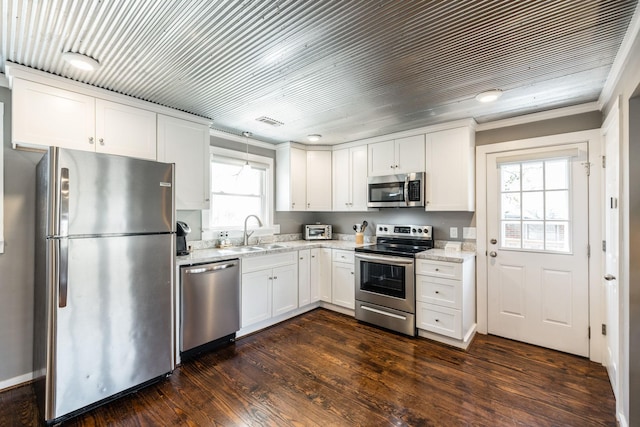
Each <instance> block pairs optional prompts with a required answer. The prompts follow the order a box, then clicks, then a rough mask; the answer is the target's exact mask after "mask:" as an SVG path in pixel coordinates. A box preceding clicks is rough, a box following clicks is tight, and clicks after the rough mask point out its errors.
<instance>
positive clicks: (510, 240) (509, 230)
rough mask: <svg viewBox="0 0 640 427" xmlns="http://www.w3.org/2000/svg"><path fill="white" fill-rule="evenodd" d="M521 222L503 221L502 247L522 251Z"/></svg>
mask: <svg viewBox="0 0 640 427" xmlns="http://www.w3.org/2000/svg"><path fill="white" fill-rule="evenodd" d="M520 230H521V224H520V221H502V239H501V242H502V247H503V248H512V249H520V248H521V247H522V238H521V237H522V236H521V231H520Z"/></svg>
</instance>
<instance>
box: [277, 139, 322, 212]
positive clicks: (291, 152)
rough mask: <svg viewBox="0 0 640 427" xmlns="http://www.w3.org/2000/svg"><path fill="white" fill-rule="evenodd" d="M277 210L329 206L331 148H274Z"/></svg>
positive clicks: (298, 209)
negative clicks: (308, 149) (322, 149)
mask: <svg viewBox="0 0 640 427" xmlns="http://www.w3.org/2000/svg"><path fill="white" fill-rule="evenodd" d="M276 210H277V211H330V210H331V152H330V151H320V150H310V151H307V150H304V149H302V148H297V147H292V146H290V145H288V144H284V145H283V146H282V147H278V148H277V149H276Z"/></svg>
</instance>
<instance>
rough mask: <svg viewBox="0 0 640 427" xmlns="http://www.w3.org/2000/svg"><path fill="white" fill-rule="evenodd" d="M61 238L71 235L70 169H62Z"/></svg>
mask: <svg viewBox="0 0 640 427" xmlns="http://www.w3.org/2000/svg"><path fill="white" fill-rule="evenodd" d="M59 235H60V236H62V237H66V236H68V235H69V168H61V169H60V233H59Z"/></svg>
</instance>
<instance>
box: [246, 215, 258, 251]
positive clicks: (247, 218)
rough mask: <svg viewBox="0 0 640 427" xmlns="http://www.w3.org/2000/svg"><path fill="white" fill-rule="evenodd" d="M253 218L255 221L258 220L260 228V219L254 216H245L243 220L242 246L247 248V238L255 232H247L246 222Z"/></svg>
mask: <svg viewBox="0 0 640 427" xmlns="http://www.w3.org/2000/svg"><path fill="white" fill-rule="evenodd" d="M251 217H254V218H255V219H257V220H258V226H260V227H262V221H260V218H258V217H257V216H256V215H253V214H251V215H247V217H246V218H245V219H244V232H243V234H242V235H243V236H244V245H245V246H247V245H248V244H249V237H250V236H251V235H252V234H253V233H254V232H255V230H254V231H247V221H248V220H249V218H251Z"/></svg>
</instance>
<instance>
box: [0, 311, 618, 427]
mask: <svg viewBox="0 0 640 427" xmlns="http://www.w3.org/2000/svg"><path fill="white" fill-rule="evenodd" d="M38 424H39V423H38V414H37V409H36V407H35V397H34V395H33V392H32V389H31V387H30V386H22V387H17V388H14V389H12V390H8V391H5V392H3V393H0V425H3V426H4V425H7V426H30V425H38ZM65 425H68V426H114V425H117V426H147V425H153V426H157V425H167V426H174V425H176V426H177V425H180V426H323V427H327V426H353V425H362V426H468V425H471V426H523V425H526V426H559V425H562V426H615V425H616V420H615V400H614V398H613V393H612V391H611V387H610V385H609V382H608V378H607V374H606V371H605V370H604V368H603V367H602V366H600V365H598V364H595V363H593V362H590V361H589V360H587V359H585V358H581V357H576V356H572V355H568V354H565V353H560V352H556V351H553V350H547V349H542V348H539V347H535V346H531V345H527V344H523V343H519V342H515V341H510V340H506V339H502V338H498V337H493V336H484V335H478V336H477V337H476V339H475V340H474V342H473V343H472V345H471V346H470V347H469V349H468V351H462V350H460V349H456V348H453V347H449V346H446V345H443V344H439V343H436V342H433V341H430V340H426V339H422V338H409V337H405V336H402V335H398V334H394V333H390V332H387V331H384V330H381V329H378V328H375V327H373V326H370V325H366V324H362V323H359V322H357V321H355V320H354V319H353V318H351V317H348V316H344V315H341V314H337V313H334V312H330V311H327V310H324V309H318V310H314V311H312V312H309V313H306V314H304V315H302V316H298V317H296V318H294V319H291V320H289V321H286V322H283V323H281V324H279V325H276V326H275V327H272V328H270V329H267V330H264V331H262V332H259V333H257V334H254V335H251V336H248V337H244V338H242V339H239V340H238V341H237V342H236V343H235V344H232V345H229V346H227V347H225V348H222V349H219V350H217V351H214V352H211V353H208V354H205V355H202V356H200V357H198V358H196V359H194V360H191V361H188V362H185V363H184V364H183V365H182V366H180V367H179V368H177V369H176V370H175V371H174V372H173V374H172V375H171V376H170V377H169V378H167V379H166V380H163V381H161V382H159V383H157V384H154V385H151V386H149V387H147V388H145V389H143V390H140V391H138V392H137V393H134V394H131V395H129V396H125V397H123V398H121V399H119V400H117V401H115V402H112V403H109V404H106V405H103V406H101V407H99V408H96V409H94V410H92V411H89V412H87V413H85V414H82V415H80V416H78V417H76V418H74V419H72V420H69V421H68V422H66V423H65Z"/></svg>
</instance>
